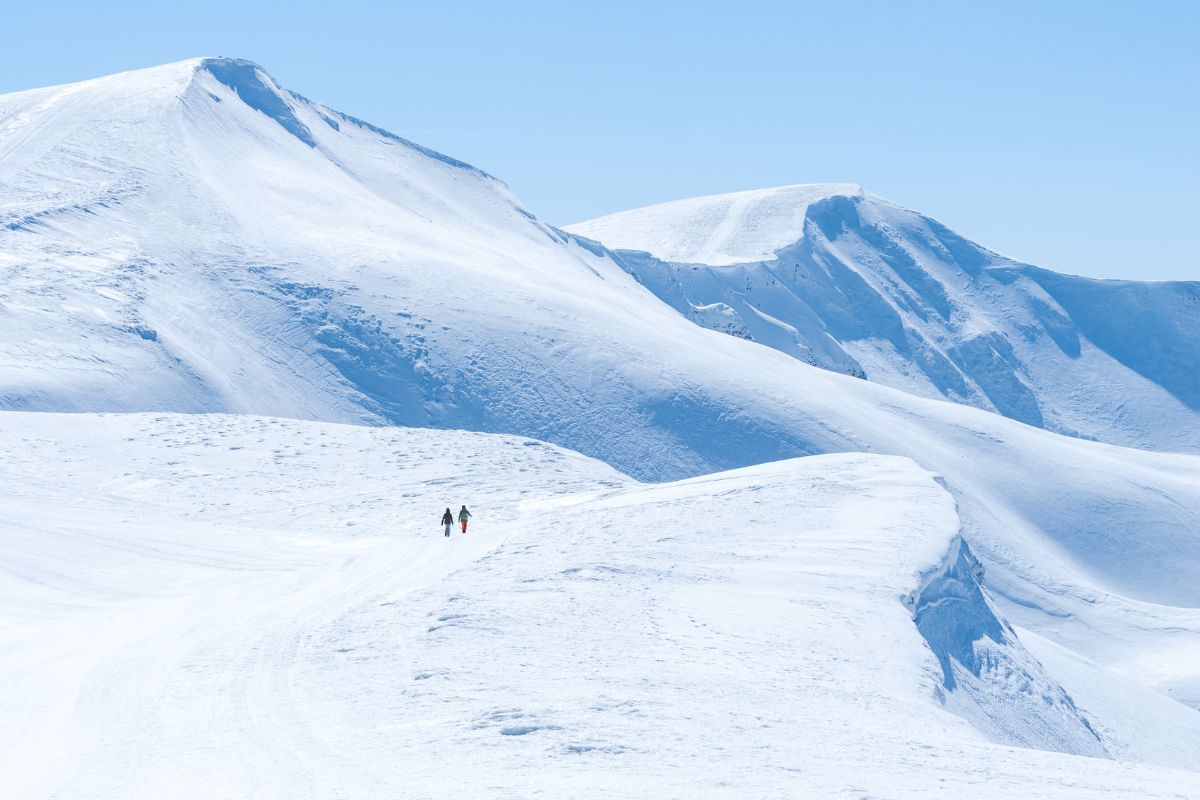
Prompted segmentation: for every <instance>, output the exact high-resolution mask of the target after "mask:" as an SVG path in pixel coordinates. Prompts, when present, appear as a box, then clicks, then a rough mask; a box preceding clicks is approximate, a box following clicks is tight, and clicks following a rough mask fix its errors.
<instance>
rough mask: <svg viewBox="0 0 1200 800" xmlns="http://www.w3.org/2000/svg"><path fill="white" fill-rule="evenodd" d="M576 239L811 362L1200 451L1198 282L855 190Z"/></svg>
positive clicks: (663, 218) (1072, 428)
mask: <svg viewBox="0 0 1200 800" xmlns="http://www.w3.org/2000/svg"><path fill="white" fill-rule="evenodd" d="M567 230H569V231H571V232H573V233H576V234H579V235H581V236H585V237H588V238H590V239H594V240H598V241H599V242H601V243H602V244H604V245H605V246H607V247H609V248H611V249H613V250H616V251H619V252H618V253H617V254H616V257H617V258H618V260H619V261H620V262H621V263H622V264H623V265H624V266H625V268H626V269H627V270H628V271H629V272H630V273H631V274H633V275H634V276H636V277H637V278H638V280H639V281H641V282H642V283H643V284H644V285H646V286H647V287H648V288H649V289H651V290H652V291H653V292H654V293H655V294H656V295H658V296H659V297H660V298H662V299H663V300H664V301H666V302H667V303H669V304H670V305H671V306H672V307H674V308H675V309H676V310H678V311H679V312H680V313H682V314H683V315H685V316H686V317H688V318H689V319H691V320H692V321H694V322H696V323H698V324H700V325H703V326H704V327H707V328H710V329H713V330H718V331H721V332H722V333H729V334H732V335H734V336H739V337H741V338H745V339H751V340H753V341H756V342H760V343H762V344H766V345H768V346H770V347H774V348H776V349H778V350H781V351H782V352H785V353H788V354H789V355H792V356H794V357H796V358H799V359H801V360H803V361H805V362H807V363H809V364H815V365H818V366H822V367H825V368H827V369H833V370H837V371H839V372H843V373H845V374H848V375H854V376H857V377H866V378H868V379H870V380H872V381H877V382H880V383H884V384H887V385H889V386H894V387H896V388H899V389H903V390H905V391H908V392H912V393H915V394H920V395H923V396H926V397H932V398H939V399H941V398H945V399H949V400H954V401H955V402H959V403H966V404H969V405H973V406H976V407H978V408H983V409H986V410H989V411H996V412H999V413H1001V414H1004V415H1005V416H1008V417H1011V418H1013V419H1017V420H1020V421H1022V422H1026V423H1028V424H1030V425H1037V426H1039V427H1046V428H1049V429H1050V430H1054V431H1058V432H1061V433H1066V434H1069V435H1073V436H1082V437H1084V438H1090V439H1099V440H1101V441H1107V442H1110V443H1113V444H1123V445H1130V446H1135V447H1143V448H1150V449H1156V450H1173V451H1191V452H1196V451H1197V450H1200V284H1197V283H1136V282H1132V281H1098V280H1090V279H1086V278H1076V277H1072V276H1067V275H1058V274H1056V273H1053V272H1049V271H1046V270H1040V269H1036V268H1034V267H1030V266H1028V265H1024V264H1019V263H1015V262H1013V261H1011V260H1010V259H1007V258H1004V257H1002V256H999V255H997V254H995V253H993V252H991V251H989V250H986V249H984V248H982V247H979V246H978V245H976V244H974V243H972V242H969V241H967V240H965V239H963V238H962V237H960V236H958V235H957V234H955V233H953V232H952V231H950V230H948V229H947V228H945V227H944V226H943V225H940V224H939V223H937V222H936V221H934V220H932V219H929V218H928V217H925V216H923V215H921V214H918V213H916V212H914V211H910V210H908V209H905V208H901V207H899V206H897V205H895V204H893V203H889V202H887V201H885V200H883V199H881V198H879V197H876V196H874V195H871V194H869V193H865V192H863V191H862V189H860V188H859V187H856V186H841V185H814V186H803V185H801V186H784V187H780V188H777V189H765V190H758V191H751V192H738V193H734V194H726V195H716V196H713V197H700V198H693V199H690V200H681V201H677V202H672V203H663V204H660V205H655V206H649V207H647V208H643V209H636V210H633V211H625V212H621V213H618V214H612V215H610V216H606V217H601V218H599V219H595V220H591V221H589V222H582V223H579V224H577V225H572V226H569V227H568V228H567Z"/></svg>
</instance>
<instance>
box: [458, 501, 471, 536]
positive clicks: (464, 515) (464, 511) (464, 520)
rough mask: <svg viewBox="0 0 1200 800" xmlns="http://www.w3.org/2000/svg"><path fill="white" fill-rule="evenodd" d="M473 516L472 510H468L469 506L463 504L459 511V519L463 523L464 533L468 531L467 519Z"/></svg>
mask: <svg viewBox="0 0 1200 800" xmlns="http://www.w3.org/2000/svg"><path fill="white" fill-rule="evenodd" d="M470 518H471V512H470V511H467V507H466V506H463V507H462V508H461V509H459V511H458V521H459V522H461V523H462V526H463V533H466V532H467V520H469V519H470Z"/></svg>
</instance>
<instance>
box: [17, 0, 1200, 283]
mask: <svg viewBox="0 0 1200 800" xmlns="http://www.w3.org/2000/svg"><path fill="white" fill-rule="evenodd" d="M196 55H224V56H237V57H242V58H249V59H252V60H254V61H257V62H258V63H260V64H261V65H263V66H264V67H265V68H266V69H267V71H269V72H270V73H271V74H272V75H274V76H275V77H276V79H278V80H279V81H280V82H281V83H283V84H284V85H285V86H287V87H288V88H290V89H292V90H294V91H297V92H300V93H301V94H304V95H307V96H309V97H312V98H313V99H315V100H319V101H321V102H323V103H325V104H327V105H330V106H333V107H335V108H337V109H339V110H341V111H344V112H346V113H349V114H353V115H355V116H358V117H362V118H364V119H366V120H368V121H370V122H373V123H375V124H377V125H380V126H382V127H385V128H388V129H390V130H392V131H394V132H396V133H399V134H401V135H403V136H407V137H408V138H411V139H414V140H416V141H418V142H420V143H422V144H425V145H428V146H430V147H433V148H436V149H438V150H441V151H443V152H446V153H448V154H450V155H453V156H455V157H458V158H461V159H463V160H465V161H469V162H471V163H473V164H476V165H477V166H479V167H482V168H483V169H486V170H488V171H489V172H491V173H493V174H495V175H497V176H498V177H500V178H502V179H504V180H505V181H506V182H507V183H508V184H509V185H510V186H511V187H512V188H513V190H514V191H515V192H516V193H517V195H518V196H519V197H521V198H522V200H523V201H524V202H525V203H526V205H528V206H529V208H530V209H531V210H533V211H534V212H535V213H537V214H538V215H539V216H541V217H542V218H543V219H545V220H547V221H549V222H551V223H553V224H557V225H565V224H568V223H571V222H576V221H579V220H582V219H587V218H590V217H594V216H599V215H601V214H605V213H609V212H612V211H618V210H622V209H626V208H633V207H636V206H641V205H647V204H649V203H655V202H660V201H663V200H673V199H677V198H680V197H689V196H693V195H700V194H714V193H718V192H728V191H736V190H740V189H752V188H760V187H766V186H776V185H780V184H788V183H809V182H825V181H850V182H857V183H861V184H863V185H864V186H865V187H867V188H868V189H869V190H871V191H873V192H875V193H877V194H880V195H883V196H885V197H888V198H890V199H892V200H895V201H896V202H899V203H901V204H903V205H906V206H909V207H911V208H915V209H917V210H919V211H922V212H924V213H926V214H929V215H930V216H933V217H936V218H938V219H940V220H941V221H943V222H944V223H946V224H948V225H949V226H951V227H953V228H955V229H956V230H958V231H959V232H961V233H963V234H964V235H966V236H968V237H970V238H972V239H974V240H976V241H978V242H980V243H982V244H984V245H986V246H988V247H991V248H992V249H995V250H998V251H1000V252H1002V253H1005V254H1007V255H1010V256H1013V257H1015V258H1019V259H1022V260H1025V261H1028V262H1031V263H1034V264H1038V265H1039V266H1044V267H1047V268H1051V269H1056V270H1059V271H1063V272H1072V273H1076V274H1083V275H1093V276H1099V277H1129V278H1145V279H1200V255H1198V253H1197V249H1198V244H1200V201H1198V200H1197V184H1198V183H1200V180H1198V179H1200V2H1153V0H1150V1H1148V2H1127V3H1113V2H1105V1H1104V0H1092V1H1091V2H1073V1H1072V2H1061V1H1060V2H1012V1H1009V2H983V1H972V2H967V1H965V0H960V2H909V3H904V2H898V1H897V2H875V1H874V0H858V1H857V2H849V3H839V2H835V1H834V0H825V2H821V3H806V2H754V1H753V0H742V1H741V2H722V3H715V2H677V3H665V2H664V3H654V2H623V1H622V2H606V3H583V2H578V3H576V2H558V3H522V2H519V0H512V1H511V2H508V3H497V2H491V3H484V2H478V3H465V2H440V3H439V2H424V3H419V4H417V3H413V4H408V3H367V2H359V1H358V0H340V2H326V3H312V2H303V1H302V0H301V1H299V2H289V3H254V2H227V1H226V0H207V1H206V2H192V3H163V2H153V3H150V2H145V3H141V2H119V1H114V2H107V3H96V2H87V3H83V2H56V3H32V2H25V3H21V4H8V5H6V7H5V10H4V15H3V18H2V19H0V92H8V91H15V90H18V89H26V88H32V87H36V86H44V85H49V84H54V83H64V82H69V81H75V80H81V79H84V78H89V77H96V76H99V75H103V74H107V73H111V72H117V71H120V70H125V69H132V68H136V67H143V66H151V65H154V64H158V63H164V62H168V61H177V60H180V59H183V58H188V57H191V56H196Z"/></svg>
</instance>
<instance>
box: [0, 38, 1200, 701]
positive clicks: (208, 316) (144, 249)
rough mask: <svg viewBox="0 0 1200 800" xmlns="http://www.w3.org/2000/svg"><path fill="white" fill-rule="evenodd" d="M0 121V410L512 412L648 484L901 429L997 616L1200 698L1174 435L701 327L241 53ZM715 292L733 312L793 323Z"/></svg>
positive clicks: (459, 420)
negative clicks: (985, 400)
mask: <svg viewBox="0 0 1200 800" xmlns="http://www.w3.org/2000/svg"><path fill="white" fill-rule="evenodd" d="M268 95H269V96H268ZM304 131H307V133H304ZM310 139H311V141H309V140H310ZM0 148H3V152H4V157H3V158H0V187H3V189H2V190H0V215H2V216H0V220H2V222H0V270H2V272H3V279H2V280H0V304H3V314H0V405H3V406H4V407H7V408H15V409H32V410H41V411H53V410H59V411H62V410H73V411H88V410H92V411H94V410H109V411H131V410H164V411H166V410H173V411H191V412H195V411H225V412H252V413H258V414H273V415H279V416H287V417H296V418H306V419H317V420H325V421H341V422H355V423H371V424H386V423H392V424H403V425H412V426H423V427H436V428H461V429H471V430H479V431H490V432H499V433H516V434H522V435H530V436H535V437H537V438H540V439H545V440H548V441H553V442H555V443H557V444H560V445H564V446H567V447H570V448H572V449H574V450H577V451H579V452H582V453H584V454H586V455H588V456H591V457H595V458H599V459H602V460H603V461H605V462H607V463H609V464H611V465H613V466H614V467H616V468H618V469H620V470H622V471H623V472H626V473H628V474H632V475H635V476H636V477H638V478H641V479H652V480H661V479H676V478H681V477H687V476H695V475H700V474H705V473H708V472H714V471H718V470H722V469H727V468H731V467H739V466H744V465H747V464H755V463H763V462H768V461H773V460H778V459H783V458H789V457H792V456H797V455H806V454H813V453H822V452H833V451H867V452H875V453H890V454H900V455H906V456H909V457H911V458H913V459H915V460H916V461H917V462H918V463H919V464H921V465H922V466H923V467H924V468H926V469H929V470H932V471H935V472H938V473H940V474H941V475H943V476H944V477H945V479H946V481H947V485H948V486H949V488H950V489H951V491H952V492H953V493H954V494H955V496H956V497H957V499H958V501H959V504H960V514H961V517H962V521H963V528H964V535H965V536H966V538H967V541H969V543H970V545H971V548H972V549H973V550H974V552H975V553H976V554H977V555H978V556H979V558H980V559H981V560H982V561H983V562H984V563H985V564H987V565H988V568H989V574H990V578H991V581H992V584H991V585H992V586H993V587H994V589H995V592H996V596H997V599H998V601H999V603H1000V606H1001V608H1002V610H1003V611H1004V613H1006V614H1008V615H1009V616H1010V617H1011V618H1012V619H1013V620H1014V621H1015V622H1017V623H1019V624H1020V625H1022V626H1023V627H1025V628H1028V629H1031V630H1034V631H1036V632H1038V633H1041V634H1044V635H1046V636H1048V637H1049V638H1051V639H1052V640H1053V641H1055V642H1058V643H1061V644H1067V645H1068V646H1069V647H1070V648H1071V649H1072V650H1073V651H1075V652H1077V653H1080V654H1082V655H1083V656H1085V657H1087V658H1090V659H1092V660H1094V661H1096V662H1098V663H1100V664H1103V665H1106V666H1111V667H1113V668H1116V669H1119V670H1120V671H1121V672H1122V673H1123V674H1124V675H1126V676H1128V677H1129V678H1130V679H1132V680H1135V681H1141V682H1143V683H1145V684H1146V685H1147V686H1150V687H1153V688H1155V689H1159V690H1162V691H1164V692H1168V693H1170V694H1171V696H1174V697H1179V698H1185V699H1194V698H1200V662H1198V661H1197V660H1196V659H1194V658H1188V659H1179V658H1178V655H1179V653H1181V652H1184V651H1185V650H1186V648H1188V647H1190V646H1192V644H1193V643H1194V640H1193V639H1192V636H1193V634H1194V633H1195V632H1196V631H1200V612H1198V611H1197V608H1200V587H1198V586H1197V584H1196V582H1195V575H1196V574H1197V572H1198V571H1200V536H1198V535H1197V532H1196V531H1197V523H1196V520H1197V518H1198V514H1200V460H1198V459H1196V458H1195V457H1188V456H1182V455H1181V456H1170V455H1155V454H1148V453H1139V452H1133V451H1129V450H1124V449H1121V448H1113V447H1108V446H1104V445H1099V444H1095V443H1090V442H1085V441H1080V440H1072V439H1067V438H1064V437H1060V436H1056V435H1053V434H1050V433H1047V432H1045V431H1040V430H1036V429H1033V428H1028V427H1026V426H1024V425H1020V424H1017V423H1014V422H1012V421H1010V420H1006V419H1004V418H1002V417H999V416H997V415H994V414H989V413H985V412H982V411H979V410H977V409H973V408H969V407H966V406H957V405H953V404H950V403H941V402H934V401H931V400H926V399H922V398H919V397H913V396H910V395H907V394H904V393H902V392H899V391H895V390H893V389H889V388H888V387H886V386H881V385H877V384H874V383H871V382H867V381H861V380H855V379H853V378H848V377H845V376H843V375H838V374H836V373H833V372H829V371H825V370H818V369H813V368H811V367H809V366H807V365H805V364H802V363H799V362H798V361H797V360H796V359H795V358H792V357H791V356H789V355H787V354H785V353H781V352H778V351H776V350H773V349H770V348H767V347H762V346H761V345H759V344H757V343H754V342H748V341H745V340H743V339H742V338H738V337H734V336H726V335H721V334H717V333H714V332H712V331H709V330H704V329H702V328H700V327H698V326H697V325H694V324H693V323H692V322H689V321H688V320H687V319H686V318H685V317H684V316H682V315H680V314H678V313H676V312H675V311H674V310H673V309H672V308H670V307H669V306H667V305H666V304H664V303H662V302H661V301H660V300H659V299H658V298H656V297H655V296H654V294H652V293H651V292H650V291H648V290H647V289H646V287H644V286H642V285H640V284H639V283H638V282H637V281H636V280H634V278H633V277H632V276H631V275H630V274H629V273H628V272H627V271H626V270H625V269H623V268H622V267H621V266H620V265H618V264H617V263H616V262H615V261H614V260H613V259H612V258H611V257H610V256H609V254H608V252H607V251H606V250H605V249H604V248H602V247H600V246H598V245H596V244H594V243H591V242H588V241H585V240H581V239H578V238H575V237H572V236H570V235H567V234H562V233H559V232H557V231H554V230H553V229H550V228H548V227H547V226H545V225H543V224H542V223H540V222H538V221H537V220H536V219H535V218H534V217H533V216H532V215H530V214H529V212H527V211H526V210H524V209H523V208H522V207H521V206H520V204H519V203H518V202H517V201H516V200H515V199H514V198H513V197H512V196H511V194H510V193H509V192H508V190H507V189H506V188H505V187H504V185H503V184H501V183H500V182H499V181H497V180H496V179H494V178H492V177H490V176H488V175H486V174H485V173H483V172H480V171H479V170H476V169H474V168H472V167H469V166H467V165H464V164H462V163H460V162H457V161H455V160H453V159H450V158H446V157H444V156H440V155H438V154H434V153H431V152H430V151H428V150H425V149H423V148H421V147H419V146H418V145H414V144H412V143H409V142H406V141H404V140H403V139H399V138H398V137H395V136H392V135H390V134H387V133H386V132H382V131H380V130H378V129H376V128H373V127H371V126H370V125H367V124H366V123H362V122H360V121H357V120H354V119H352V118H350V117H347V116H345V115H341V114H339V113H338V112H336V111H333V110H331V109H328V108H326V107H324V106H321V105H319V104H317V103H314V102H311V101H309V100H305V99H304V98H301V97H299V96H297V95H295V94H292V93H290V92H288V91H286V90H284V89H282V88H280V87H279V86H278V85H277V84H276V83H275V82H274V81H273V80H272V79H270V77H269V76H268V75H266V73H264V72H263V71H262V70H261V69H259V68H258V67H255V66H253V65H250V64H248V63H247V62H240V61H232V60H217V61H214V60H195V61H191V62H185V63H184V64H180V65H170V66H168V67H163V68H158V69H154V70H146V71H142V72H137V73H129V74H126V75H119V76H113V77H112V78H107V79H101V80H99V81H92V82H89V83H86V84H79V85H75V86H70V87H58V88H54V89H47V90H39V91H35V92H26V93H21V94H17V95H10V96H6V97H3V98H0ZM863 202H865V201H863ZM860 206H862V203H857V204H856V201H855V200H854V199H853V198H849V199H844V200H840V199H839V198H838V197H832V198H828V199H825V200H817V201H816V202H815V203H813V204H812V205H811V206H809V207H808V211H807V212H806V216H807V221H806V223H805V225H806V231H807V233H806V238H805V239H804V241H810V242H811V241H814V237H815V236H817V235H820V236H823V237H824V239H823V241H825V242H826V243H827V245H828V246H830V247H832V246H833V245H834V244H838V246H839V247H840V246H845V247H849V245H850V243H851V242H853V241H857V240H859V239H861V235H860V234H854V233H851V232H849V231H850V228H849V227H847V225H848V224H849V223H845V219H851V220H852V219H853V218H852V217H846V218H845V219H843V220H842V222H838V223H837V224H836V225H835V224H833V222H832V221H829V222H828V224H826V225H825V227H826V228H827V230H823V229H822V228H821V227H820V226H818V225H817V224H816V222H814V219H816V220H825V219H826V218H825V217H822V216H821V215H820V214H819V213H818V212H819V211H820V210H821V209H822V208H824V209H826V212H825V213H827V214H834V212H837V213H838V214H840V213H845V214H849V213H850V212H851V211H855V209H858V208H859V207H860ZM871 208H880V209H882V208H884V207H883V206H881V205H879V204H876V203H874V201H872V204H871ZM829 209H832V210H829ZM855 213H856V214H857V213H858V212H857V211H855ZM864 213H865V212H864ZM880 213H882V211H881V212H880ZM836 216H837V215H836V214H835V217H836ZM839 219H840V218H839ZM860 219H861V218H860ZM859 227H860V228H861V227H864V225H863V224H860V226H859ZM864 235H865V234H864ZM947 241H950V240H947ZM801 246H803V245H801ZM931 246H932V245H931ZM944 246H945V247H946V248H947V249H951V250H952V249H954V248H952V247H950V246H949V245H944ZM964 246H965V245H964ZM954 247H958V245H955V246H954ZM971 252H973V251H971ZM828 263H829V264H830V265H831V266H830V269H831V270H834V269H835V266H836V265H834V262H833V261H829V262H828ZM838 263H843V262H838ZM742 268H743V267H740V266H736V267H729V268H726V269H742ZM985 271H986V270H985ZM996 272H997V274H999V273H1000V272H1002V270H997V271H996ZM1006 274H1007V273H1006ZM913 280H914V281H918V279H917V278H914V279H913ZM918 283H919V281H918ZM846 285H850V284H846ZM1014 285H1015V284H1014ZM1049 291H1050V290H1047V292H1049ZM936 294H937V292H936V290H932V289H931V290H930V296H936ZM870 296H871V295H870V294H869V293H865V294H863V295H862V297H863V298H867V299H869V298H870ZM1063 296H1064V297H1067V295H1066V294H1063ZM1131 296H1132V297H1134V298H1135V299H1136V297H1137V295H1136V294H1134V295H1131ZM1076 301H1078V303H1080V304H1084V305H1087V304H1090V303H1093V302H1096V300H1095V297H1094V296H1092V295H1087V294H1081V295H1078V296H1074V295H1072V296H1071V297H1067V300H1065V301H1064V303H1068V302H1076ZM864 302H866V300H864ZM1131 302H1132V301H1131ZM845 307H846V308H848V309H859V308H860V306H857V305H855V303H853V302H847V303H846V305H845ZM863 307H866V306H863ZM1088 307H1089V308H1090V307H1092V306H1091V305H1088ZM737 308H738V306H737V305H736V303H734V302H728V303H726V308H725V309H722V308H721V307H720V306H718V305H716V304H715V303H714V304H712V305H711V308H710V309H709V310H708V311H706V314H708V315H709V316H711V318H712V319H726V320H731V321H734V322H736V320H734V318H733V315H732V313H731V312H730V311H729V309H733V310H734V311H736V310H737ZM738 313H739V316H740V319H741V321H742V323H743V324H744V325H745V327H746V329H747V330H750V331H751V333H753V330H754V328H753V327H752V324H754V325H756V324H757V323H754V322H753V320H754V319H762V320H763V321H764V324H767V322H768V321H769V320H774V321H776V322H779V323H781V324H784V325H792V326H793V327H795V328H797V330H800V329H801V327H800V326H799V325H797V324H794V323H791V322H787V319H788V315H787V314H786V313H784V312H783V311H775V310H771V309H768V308H766V307H764V308H763V310H762V315H761V317H760V316H755V317H753V319H752V318H751V317H750V316H746V315H741V314H740V312H738ZM854 313H855V314H857V315H858V316H861V317H862V318H864V319H866V320H868V321H869V320H870V319H871V316H870V314H867V313H866V312H862V313H859V312H857V311H855V312H854ZM845 316H846V317H847V318H849V317H850V316H852V314H851V313H850V312H846V314H845ZM847 324H849V323H847ZM1064 341H1066V339H1064ZM1083 346H1084V345H1083V344H1082V340H1081V348H1082V347H1083ZM1164 363H1166V359H1164ZM1130 413H1133V412H1132V411H1131V412H1130ZM1163 416H1164V418H1166V417H1168V416H1169V414H1167V411H1166V410H1164V412H1163ZM1047 553H1051V554H1053V557H1052V558H1047V557H1046V554H1047ZM1132 652H1138V653H1140V654H1141V655H1139V657H1138V658H1136V659H1132V658H1130V655H1129V654H1130V653H1132Z"/></svg>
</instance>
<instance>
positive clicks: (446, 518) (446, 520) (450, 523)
mask: <svg viewBox="0 0 1200 800" xmlns="http://www.w3.org/2000/svg"><path fill="white" fill-rule="evenodd" d="M442 525H443V526H444V527H445V528H446V535H447V536H449V535H450V529H451V528H453V527H454V515H453V514H451V513H450V509H448V508H447V509H446V513H445V514H442Z"/></svg>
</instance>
